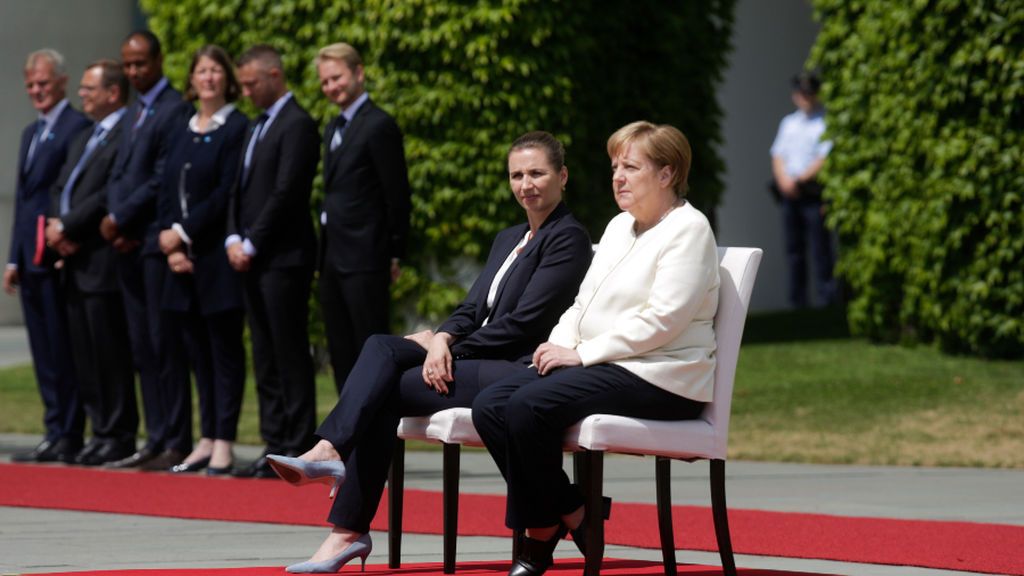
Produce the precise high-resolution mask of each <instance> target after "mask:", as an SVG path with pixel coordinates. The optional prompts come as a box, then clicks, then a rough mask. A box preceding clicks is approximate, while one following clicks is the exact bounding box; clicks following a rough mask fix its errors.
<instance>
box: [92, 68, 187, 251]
mask: <svg viewBox="0 0 1024 576" xmlns="http://www.w3.org/2000/svg"><path fill="white" fill-rule="evenodd" d="M141 106H142V104H141V102H139V101H136V102H135V103H134V104H132V105H131V106H129V107H128V112H127V113H125V118H126V119H127V124H125V130H124V135H123V138H121V150H120V152H119V153H118V156H117V162H115V163H114V173H113V176H112V178H111V182H110V184H109V185H108V187H107V209H108V210H109V211H110V213H112V214H113V215H114V218H115V219H116V220H117V227H118V230H120V231H121V233H122V234H124V235H125V236H127V237H128V238H132V239H136V240H142V241H143V244H142V253H143V254H146V255H149V254H159V253H160V247H159V245H158V243H157V236H158V235H159V233H160V226H159V224H158V223H157V221H156V197H157V193H158V192H159V190H160V185H161V184H162V181H163V164H164V162H165V160H166V158H167V152H168V147H169V135H170V133H171V132H172V131H173V130H175V129H179V128H181V126H183V125H185V124H186V123H187V122H188V119H189V117H190V116H191V115H192V114H193V113H194V112H195V110H194V109H193V108H192V105H191V104H189V103H188V102H185V101H183V100H182V99H181V93H180V92H178V91H177V90H175V89H174V88H171V87H170V85H168V86H167V87H166V88H164V89H163V90H162V91H161V92H160V94H159V95H158V96H157V97H156V99H155V100H154V101H153V105H152V106H151V107H150V108H149V112H148V113H147V114H148V115H147V117H146V120H145V122H143V124H142V126H140V127H139V128H137V129H133V126H134V124H135V120H136V118H137V116H138V114H139V109H140V108H141ZM133 130H134V134H133Z"/></svg>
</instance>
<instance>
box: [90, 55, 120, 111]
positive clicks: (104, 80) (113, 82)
mask: <svg viewBox="0 0 1024 576" xmlns="http://www.w3.org/2000/svg"><path fill="white" fill-rule="evenodd" d="M93 68H99V69H100V83H101V84H102V85H103V87H104V88H108V89H109V88H110V87H111V86H117V88H118V91H119V94H118V100H120V101H121V104H124V103H126V102H128V77H127V76H125V74H124V68H122V67H121V64H120V63H119V62H117V61H116V60H110V59H109V58H104V59H102V60H97V61H95V62H93V63H92V64H89V65H88V66H86V67H85V69H86V70H92V69H93Z"/></svg>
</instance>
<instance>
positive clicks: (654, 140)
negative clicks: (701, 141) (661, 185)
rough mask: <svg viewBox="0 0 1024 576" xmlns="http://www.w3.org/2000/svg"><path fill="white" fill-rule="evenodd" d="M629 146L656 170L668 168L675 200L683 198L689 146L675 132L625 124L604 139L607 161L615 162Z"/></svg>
mask: <svg viewBox="0 0 1024 576" xmlns="http://www.w3.org/2000/svg"><path fill="white" fill-rule="evenodd" d="M631 144H635V145H636V147H637V148H638V149H639V151H640V153H641V154H643V155H644V156H646V157H648V158H650V160H651V162H654V163H655V164H656V165H657V166H658V167H659V168H661V167H663V166H669V167H670V168H672V182H671V184H672V190H673V191H674V192H675V193H676V196H678V197H679V198H685V197H686V191H687V189H688V184H687V178H689V176H690V162H691V160H692V158H693V152H692V151H691V150H690V142H689V141H688V140H687V139H686V136H684V135H683V133H682V132H680V131H679V129H678V128H676V127H674V126H670V125H668V124H652V123H651V122H646V121H643V120H641V121H639V122H633V123H632V124H627V125H625V126H623V127H622V128H619V129H618V130H616V131H615V133H614V134H612V135H611V136H610V137H609V138H608V157H609V158H615V157H616V156H617V155H618V154H619V153H620V152H622V150H623V149H624V148H626V147H627V146H629V145H631Z"/></svg>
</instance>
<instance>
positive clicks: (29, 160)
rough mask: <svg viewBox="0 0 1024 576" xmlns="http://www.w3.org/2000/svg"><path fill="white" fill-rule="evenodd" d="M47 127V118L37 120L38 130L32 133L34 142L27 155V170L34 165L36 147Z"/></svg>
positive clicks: (30, 145) (29, 146)
mask: <svg viewBox="0 0 1024 576" xmlns="http://www.w3.org/2000/svg"><path fill="white" fill-rule="evenodd" d="M45 127H46V121H45V120H37V121H36V131H35V133H34V134H32V142H31V143H30V144H29V145H28V154H27V155H26V156H25V172H28V169H29V168H30V167H31V166H32V159H33V158H35V156H36V148H37V147H38V146H39V138H40V137H42V135H43V129H44V128H45Z"/></svg>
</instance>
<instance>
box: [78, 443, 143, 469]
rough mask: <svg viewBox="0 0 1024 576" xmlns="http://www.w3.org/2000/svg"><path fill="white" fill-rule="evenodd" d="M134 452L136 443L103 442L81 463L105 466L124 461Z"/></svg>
mask: <svg viewBox="0 0 1024 576" xmlns="http://www.w3.org/2000/svg"><path fill="white" fill-rule="evenodd" d="M134 452H135V442H123V441H120V440H103V441H102V444H101V445H100V447H99V448H97V449H96V450H95V451H94V452H93V453H92V454H89V456H88V457H87V458H85V459H83V460H82V461H81V462H79V463H80V464H84V465H86V466H104V465H107V464H110V463H113V462H117V461H119V460H124V459H125V458H128V457H129V456H131V455H132V453H134ZM76 460H77V459H76Z"/></svg>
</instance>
